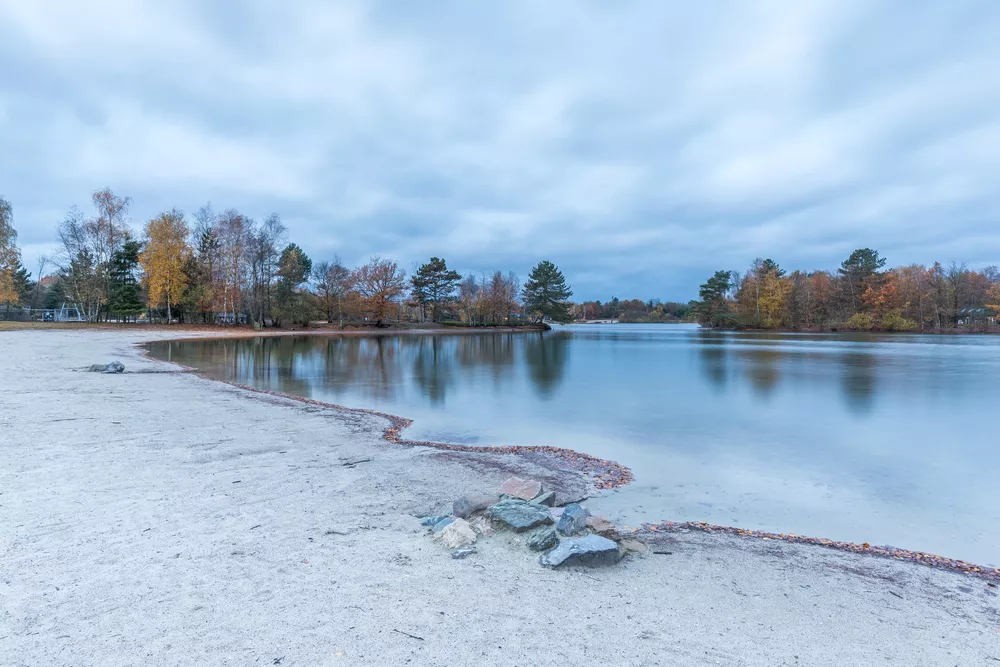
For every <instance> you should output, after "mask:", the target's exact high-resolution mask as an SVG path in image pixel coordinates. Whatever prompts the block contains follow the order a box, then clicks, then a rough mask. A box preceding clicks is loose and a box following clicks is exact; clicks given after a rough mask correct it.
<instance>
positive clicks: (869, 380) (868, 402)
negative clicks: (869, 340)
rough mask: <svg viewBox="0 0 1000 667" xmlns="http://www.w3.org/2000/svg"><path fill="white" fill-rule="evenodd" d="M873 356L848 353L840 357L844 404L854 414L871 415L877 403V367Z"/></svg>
mask: <svg viewBox="0 0 1000 667" xmlns="http://www.w3.org/2000/svg"><path fill="white" fill-rule="evenodd" d="M876 362H877V360H876V357H875V355H872V354H865V353H858V352H848V353H845V354H843V355H841V357H840V363H841V365H842V366H843V370H842V371H841V373H840V377H841V381H840V382H841V388H842V390H843V395H844V403H845V404H846V405H847V407H848V408H849V409H850V410H851V411H852V412H854V413H856V414H860V415H866V414H870V413H871V411H872V409H873V407H874V401H875V386H876V385H875V365H876Z"/></svg>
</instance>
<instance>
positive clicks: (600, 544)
mask: <svg viewBox="0 0 1000 667" xmlns="http://www.w3.org/2000/svg"><path fill="white" fill-rule="evenodd" d="M620 557H621V554H619V552H618V545H617V544H616V543H615V542H614V541H612V540H609V539H608V538H606V537H601V536H600V535H585V536H583V537H574V538H570V539H566V540H563V541H561V542H560V543H559V546H557V547H556V548H555V549H552V550H551V551H547V552H546V553H543V554H542V555H541V556H539V558H538V562H539V563H541V564H542V565H544V566H545V567H559V566H560V565H586V566H588V567H600V566H602V565H613V564H615V563H617V562H618V559H619V558H620Z"/></svg>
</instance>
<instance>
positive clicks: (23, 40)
mask: <svg viewBox="0 0 1000 667" xmlns="http://www.w3.org/2000/svg"><path fill="white" fill-rule="evenodd" d="M998 35H1000V2H996V1H995V0H983V1H976V0H952V1H949V2H931V1H930V0H927V1H923V0H917V1H912V0H908V1H898V2H880V1H878V0H834V1H829V2H827V1H823V0H802V1H800V2H786V1H784V0H780V1H774V2H770V1H761V2H755V1H750V0H745V1H741V2H724V1H718V2H703V3H693V2H670V1H667V0H648V1H646V0H619V1H616V2H608V1H603V0H602V1H598V0H574V1H569V0H565V1H564V0H546V2H537V0H534V1H529V0H507V1H505V2H491V3H486V2H472V1H469V0H435V1H434V2H419V3H418V2H398V1H394V2H390V1H388V0H387V1H385V2H379V1H372V2H365V1H361V0H357V1H354V0H340V1H337V2H330V1H328V0H299V1H297V2H292V3H275V2H270V1H260V2H240V3H236V2H216V3H206V2H201V1H200V0H190V1H184V0H181V1H175V2H141V1H138V0H137V1H132V2H126V1H124V0H123V1H113V0H90V1H89V2H78V1H65V2H63V1H58V0H51V1H50V0H35V1H32V2H25V1H23V0H0V196H3V197H5V198H6V199H8V200H9V201H10V202H11V204H12V205H13V207H14V216H15V218H14V222H15V226H16V227H17V229H18V232H19V235H20V236H19V238H20V243H21V245H22V249H23V256H24V263H25V265H26V266H28V268H29V269H30V270H32V271H34V267H35V263H36V262H37V258H38V257H39V256H41V255H52V256H54V255H55V253H56V250H57V249H56V245H55V230H56V226H57V225H58V223H59V221H60V220H61V219H62V218H63V217H64V216H65V215H66V213H67V211H68V210H69V209H70V207H71V206H73V205H77V206H79V207H80V208H81V209H82V210H83V211H84V212H88V213H89V212H90V211H91V208H90V201H89V199H90V193H91V192H92V191H94V190H96V189H99V188H103V187H110V188H112V189H113V190H114V191H115V192H116V193H118V194H120V195H127V196H129V197H131V198H132V200H133V203H132V206H131V209H130V215H131V218H132V221H133V224H134V225H135V226H136V228H140V227H141V225H142V224H143V223H144V222H145V220H147V219H149V218H150V217H152V216H153V215H155V214H156V213H158V212H160V211H163V210H169V209H171V208H174V207H177V208H179V209H181V210H183V211H185V212H186V213H188V214H189V215H190V214H193V212H194V211H195V210H197V209H198V208H199V207H200V206H202V205H204V204H205V203H206V202H211V204H212V206H213V207H214V208H215V209H216V210H217V211H218V210H223V209H227V208H236V209H239V210H240V211H241V212H243V213H245V214H247V215H250V216H253V217H255V218H260V219H262V218H264V217H266V216H267V215H268V214H270V213H271V212H277V213H278V214H279V215H280V216H281V217H282V220H283V221H284V223H285V224H286V226H287V227H288V236H289V240H291V241H295V242H296V243H298V244H299V245H300V246H302V247H303V249H304V250H305V251H306V252H307V254H308V255H309V256H310V257H312V258H313V260H314V261H319V260H324V259H330V258H332V257H333V256H334V255H335V254H337V255H339V256H340V257H342V258H343V259H344V260H345V261H346V262H348V263H350V264H356V263H361V262H364V261H365V260H367V258H369V257H370V256H373V255H381V256H388V257H391V258H394V259H396V260H397V261H399V263H400V265H401V266H403V267H404V268H406V269H407V270H412V267H414V266H415V265H416V263H418V262H420V261H426V260H427V258H429V257H431V256H432V255H434V256H440V257H444V258H445V259H446V260H447V261H448V263H449V265H450V266H451V267H452V268H455V269H458V270H459V271H461V272H463V273H466V272H475V273H480V272H484V271H492V270H494V269H502V270H504V271H507V270H513V271H515V272H516V273H517V274H519V275H520V277H521V278H522V279H524V278H525V277H526V276H527V274H528V272H529V270H530V268H531V266H532V265H534V264H535V263H536V262H538V261H539V260H543V259H548V260H551V261H553V262H555V263H556V264H557V265H558V266H559V267H560V268H561V269H562V270H563V272H564V273H565V275H566V277H567V280H568V282H569V283H570V284H571V285H572V287H573V289H574V292H575V299H576V300H583V299H595V298H596V299H601V300H606V299H610V298H611V297H612V296H618V297H619V298H642V299H648V298H654V297H655V298H661V299H663V300H671V299H673V300H679V301H686V300H688V299H690V298H694V297H695V296H696V295H697V289H698V285H699V283H701V282H703V281H704V279H705V278H706V277H707V276H708V275H710V274H711V273H712V272H713V271H715V270H717V269H735V270H742V269H744V268H745V267H746V266H748V265H749V264H750V263H751V261H752V260H753V259H754V258H755V257H758V256H760V257H771V258H773V259H774V260H775V261H777V262H779V263H780V264H781V265H782V266H783V267H787V268H790V269H793V268H801V269H810V270H812V269H832V268H835V267H836V266H837V265H839V263H840V262H841V261H842V260H843V259H844V258H846V257H847V255H848V254H850V252H851V250H853V249H855V248H858V247H873V248H876V249H878V250H879V251H880V252H881V253H882V255H883V256H885V257H887V258H888V261H889V264H890V265H903V264H909V263H913V262H919V263H931V262H933V261H935V260H941V261H942V262H948V261H951V260H955V261H959V262H967V263H968V264H969V266H970V267H972V268H979V267H982V266H985V265H989V264H1000V224H998V223H1000V39H998V37H997V36H998Z"/></svg>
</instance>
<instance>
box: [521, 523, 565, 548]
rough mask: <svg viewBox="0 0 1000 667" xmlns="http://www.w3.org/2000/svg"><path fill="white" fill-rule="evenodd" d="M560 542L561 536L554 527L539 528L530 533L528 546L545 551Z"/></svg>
mask: <svg viewBox="0 0 1000 667" xmlns="http://www.w3.org/2000/svg"><path fill="white" fill-rule="evenodd" d="M557 544H559V536H558V535H556V531H555V530H553V529H552V528H548V527H546V528H539V529H538V530H536V531H535V532H533V533H531V534H530V535H528V548H529V549H531V550H532V551H545V550H547V549H551V548H552V547H554V546H555V545H557Z"/></svg>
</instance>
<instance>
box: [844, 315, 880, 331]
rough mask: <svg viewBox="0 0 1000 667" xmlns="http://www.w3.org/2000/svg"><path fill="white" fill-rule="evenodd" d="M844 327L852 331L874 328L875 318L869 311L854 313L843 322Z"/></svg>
mask: <svg viewBox="0 0 1000 667" xmlns="http://www.w3.org/2000/svg"><path fill="white" fill-rule="evenodd" d="M844 328H845V329H853V330H854V331H871V330H872V329H874V328H875V318H874V317H872V315H871V313H854V314H853V315H851V316H850V317H849V318H848V320H847V321H846V322H844Z"/></svg>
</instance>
